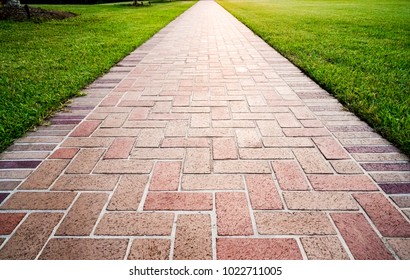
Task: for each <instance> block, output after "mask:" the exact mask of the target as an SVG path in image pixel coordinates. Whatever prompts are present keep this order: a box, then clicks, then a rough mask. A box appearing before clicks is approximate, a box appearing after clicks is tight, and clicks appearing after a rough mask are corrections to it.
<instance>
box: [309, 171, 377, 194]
mask: <svg viewBox="0 0 410 280" xmlns="http://www.w3.org/2000/svg"><path fill="white" fill-rule="evenodd" d="M308 179H309V181H310V183H311V184H312V187H313V188H314V189H315V190H317V191H377V190H378V188H377V186H376V185H375V184H374V183H373V181H372V180H371V179H370V178H369V177H367V176H366V175H309V176H308Z"/></svg>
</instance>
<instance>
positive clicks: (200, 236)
mask: <svg viewBox="0 0 410 280" xmlns="http://www.w3.org/2000/svg"><path fill="white" fill-rule="evenodd" d="M211 236H212V232H211V217H210V216H209V215H203V214H191V215H180V216H178V220H177V228H176V236H175V245H174V258H173V259H174V260H211V259H212V238H211Z"/></svg>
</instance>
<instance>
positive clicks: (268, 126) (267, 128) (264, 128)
mask: <svg viewBox="0 0 410 280" xmlns="http://www.w3.org/2000/svg"><path fill="white" fill-rule="evenodd" d="M256 123H257V124H258V128H259V131H260V133H261V135H262V136H275V137H280V136H283V132H282V128H281V127H280V126H279V125H278V123H277V122H276V121H257V122H256Z"/></svg>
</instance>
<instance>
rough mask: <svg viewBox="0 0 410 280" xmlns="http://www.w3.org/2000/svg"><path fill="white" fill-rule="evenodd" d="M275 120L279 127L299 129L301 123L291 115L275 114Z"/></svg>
mask: <svg viewBox="0 0 410 280" xmlns="http://www.w3.org/2000/svg"><path fill="white" fill-rule="evenodd" d="M275 118H276V120H277V121H278V123H279V125H280V127H282V128H284V127H301V126H302V125H301V123H300V122H299V121H298V120H297V119H296V118H295V116H294V115H293V114H291V113H276V114H275Z"/></svg>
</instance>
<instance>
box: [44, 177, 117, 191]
mask: <svg viewBox="0 0 410 280" xmlns="http://www.w3.org/2000/svg"><path fill="white" fill-rule="evenodd" d="M118 178H119V176H118V175H85V174H78V175H76V174H67V175H62V176H60V178H58V180H57V181H56V182H55V184H54V186H53V188H52V190H53V191H55V190H63V191H77V190H80V191H111V190H113V189H114V187H115V185H116V184H117V182H118Z"/></svg>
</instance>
